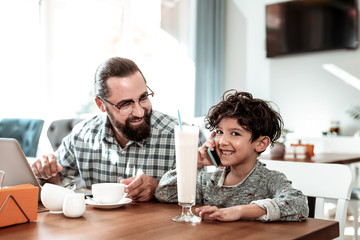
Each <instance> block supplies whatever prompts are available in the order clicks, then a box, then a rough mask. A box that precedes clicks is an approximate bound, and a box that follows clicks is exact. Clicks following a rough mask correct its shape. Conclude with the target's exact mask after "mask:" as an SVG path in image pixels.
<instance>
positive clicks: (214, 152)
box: [207, 148, 221, 168]
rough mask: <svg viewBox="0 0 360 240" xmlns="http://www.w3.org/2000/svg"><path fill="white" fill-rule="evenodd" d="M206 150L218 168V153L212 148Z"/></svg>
mask: <svg viewBox="0 0 360 240" xmlns="http://www.w3.org/2000/svg"><path fill="white" fill-rule="evenodd" d="M207 151H208V154H209V156H210V159H211V161H212V162H213V163H214V165H215V167H217V168H218V167H219V166H220V164H221V161H220V157H219V155H218V154H217V153H216V150H215V149H214V150H213V151H211V150H210V148H208V149H207Z"/></svg>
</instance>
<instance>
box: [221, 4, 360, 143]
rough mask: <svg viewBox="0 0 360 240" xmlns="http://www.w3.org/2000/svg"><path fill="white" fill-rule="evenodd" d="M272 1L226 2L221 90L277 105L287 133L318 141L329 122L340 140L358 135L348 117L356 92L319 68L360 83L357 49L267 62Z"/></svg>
mask: <svg viewBox="0 0 360 240" xmlns="http://www.w3.org/2000/svg"><path fill="white" fill-rule="evenodd" d="M273 2H274V1H270V0H257V1H248V0H229V1H227V9H226V48H225V50H226V53H225V64H226V68H225V70H226V73H225V89H230V88H236V89H238V90H244V91H249V92H251V93H252V94H253V95H254V96H255V97H259V98H264V99H267V100H270V101H273V102H275V103H276V104H277V105H278V107H279V109H280V113H281V115H282V116H283V119H284V122H285V127H286V128H289V129H291V130H293V131H295V133H297V134H298V135H300V136H319V135H321V132H322V131H327V130H328V129H329V127H330V122H331V121H334V120H336V121H340V126H341V134H342V135H353V134H354V133H355V132H356V131H357V130H359V129H360V121H355V120H353V119H352V118H351V116H350V115H349V114H348V113H347V112H346V111H347V110H348V109H349V108H351V107H352V106H354V105H355V104H360V91H359V90H357V89H355V88H353V87H352V86H350V85H348V84H346V83H345V82H343V81H342V80H340V79H339V78H337V77H335V76H333V75H332V74H330V73H329V72H327V71H325V70H324V69H323V68H322V64H324V63H333V64H335V65H337V66H339V67H341V68H342V69H344V70H346V71H348V72H349V73H351V74H352V75H354V76H355V77H357V78H360V64H359V63H360V48H359V49H357V50H331V51H321V52H316V53H305V54H296V55H286V56H282V57H276V58H266V51H265V5H266V4H268V3H273Z"/></svg>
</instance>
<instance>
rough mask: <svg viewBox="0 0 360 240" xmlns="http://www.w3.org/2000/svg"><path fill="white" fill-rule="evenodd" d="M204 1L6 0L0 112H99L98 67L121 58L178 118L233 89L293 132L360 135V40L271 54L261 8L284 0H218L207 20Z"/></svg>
mask: <svg viewBox="0 0 360 240" xmlns="http://www.w3.org/2000/svg"><path fill="white" fill-rule="evenodd" d="M201 2H203V1H191V0H2V1H1V2H0V29H1V32H2V33H1V36H2V37H1V39H0V52H1V54H0V66H1V78H0V83H1V88H0V104H1V113H0V118H5V117H11V118H40V119H44V120H45V125H44V130H46V124H49V123H50V122H51V121H54V120H56V119H65V118H86V117H89V116H91V115H92V114H96V113H99V110H98V109H97V108H96V105H95V103H94V97H93V95H92V87H93V78H94V73H95V70H96V68H97V67H98V65H99V64H100V63H101V62H103V61H104V60H105V59H107V58H109V57H112V56H122V57H127V58H130V59H132V60H134V61H135V62H136V63H137V64H138V65H139V67H140V69H142V71H143V73H144V75H145V77H146V78H147V83H148V85H149V86H150V88H151V89H153V90H154V92H155V97H154V98H153V99H152V103H153V107H154V109H157V110H160V111H163V112H166V113H168V114H170V115H173V116H176V114H177V110H178V109H179V110H180V112H181V114H182V116H183V119H184V120H185V121H188V122H191V121H192V120H193V118H194V117H201V116H203V115H205V114H206V110H207V109H208V108H209V107H210V106H211V105H213V104H215V103H216V102H217V101H219V100H220V97H221V94H222V93H223V92H224V91H225V90H227V89H232V88H234V89H237V90H241V91H249V92H251V93H252V94H253V95H254V96H255V97H258V98H263V99H266V100H270V101H273V102H274V103H276V105H277V107H278V109H279V111H280V113H281V115H282V116H283V119H284V122H285V128H286V129H289V130H290V131H291V133H290V134H289V138H291V137H293V138H294V139H306V138H324V135H327V132H328V131H329V129H330V127H332V126H331V125H332V124H338V125H339V126H340V129H341V131H340V132H339V134H338V135H337V136H333V135H331V136H326V137H328V138H330V137H332V138H339V137H353V136H354V135H355V136H356V135H357V134H358V131H359V130H360V120H358V119H355V118H354V117H353V116H352V115H351V114H350V111H351V110H353V109H356V107H357V106H359V104H360V101H359V100H360V88H359V87H358V86H359V85H360V83H359V82H360V80H359V78H360V67H359V62H360V49H359V48H357V49H336V50H326V51H318V52H307V53H299V54H288V55H282V56H277V57H274V58H268V57H267V56H266V47H265V46H266V15H265V7H266V5H267V4H271V3H274V2H281V1H269V0H258V1H246V0H227V1H218V3H217V4H218V5H217V6H215V7H216V8H217V9H219V8H220V11H218V12H219V14H220V18H221V20H219V21H217V20H216V21H215V20H212V21H210V22H207V23H204V22H201V19H200V17H199V15H201V14H200V13H199V11H197V9H196V7H197V6H196V5H197V4H199V5H198V6H200V5H201ZM215 2H216V1H215ZM219 2H223V3H219ZM196 13H198V14H196ZM203 15H209V14H208V12H206V10H205V14H203ZM210 17H211V19H214V18H215V17H214V16H210ZM205 20H206V19H205ZM201 24H205V25H207V26H208V25H210V26H217V27H216V29H215V30H214V32H213V33H212V34H213V36H214V37H204V36H201V35H200V34H201V32H202V31H203V30H202V29H203V28H204V29H205V28H206V27H205V25H201ZM211 44H213V45H211ZM208 45H211V46H210V47H214V45H217V46H215V47H217V49H215V50H208V49H206V47H208ZM201 48H204V49H205V50H202V52H201V51H200V49H201ZM201 54H203V55H201ZM211 54H213V55H211ZM213 56H216V57H213ZM201 57H202V59H203V60H202V62H201V63H200V62H199V59H200V61H201ZM204 59H205V60H204ZM213 59H215V60H213ZM329 66H330V67H333V68H334V67H335V68H336V69H340V70H341V71H345V73H346V74H345V75H347V76H350V78H351V80H352V81H353V82H349V81H347V80H346V79H344V78H342V77H339V76H337V75H336V74H334V72H332V71H331V69H329V68H328V67H329ZM214 76H215V77H214ZM201 78H202V80H198V79H201ZM194 103H195V104H194ZM200 105H201V106H200ZM354 138H355V137H354ZM356 138H357V137H356ZM43 141H44V139H43ZM316 147H317V146H316V145H315V152H316V151H317V149H316ZM40 148H41V147H40ZM359 151H360V150H359Z"/></svg>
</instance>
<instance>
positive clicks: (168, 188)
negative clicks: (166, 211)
mask: <svg viewBox="0 0 360 240" xmlns="http://www.w3.org/2000/svg"><path fill="white" fill-rule="evenodd" d="M155 198H156V199H157V200H159V201H160V202H170V203H175V202H177V201H178V197H177V179H176V169H172V170H169V171H168V172H166V173H165V174H164V175H163V176H162V178H161V179H160V182H159V185H158V187H157V188H156V191H155Z"/></svg>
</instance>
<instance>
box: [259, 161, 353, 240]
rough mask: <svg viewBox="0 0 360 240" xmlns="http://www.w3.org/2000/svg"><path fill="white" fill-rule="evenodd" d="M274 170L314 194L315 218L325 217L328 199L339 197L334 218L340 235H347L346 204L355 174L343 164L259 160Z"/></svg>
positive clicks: (298, 186)
mask: <svg viewBox="0 0 360 240" xmlns="http://www.w3.org/2000/svg"><path fill="white" fill-rule="evenodd" d="M260 161H261V162H263V163H265V164H266V167H267V168H268V169H271V170H277V171H279V172H282V173H284V174H285V175H286V177H287V178H288V179H289V180H290V181H292V185H293V187H294V188H296V189H299V190H301V191H302V192H303V193H304V194H305V195H306V196H309V197H315V198H316V203H315V214H314V217H315V218H324V205H325V200H326V199H331V200H337V205H336V213H335V220H336V221H338V222H339V225H340V229H339V232H340V237H339V239H343V237H344V228H345V223H346V215H347V207H348V204H349V200H350V195H351V183H352V174H351V171H350V168H349V167H348V166H346V165H342V164H327V163H307V162H290V161H275V160H260Z"/></svg>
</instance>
